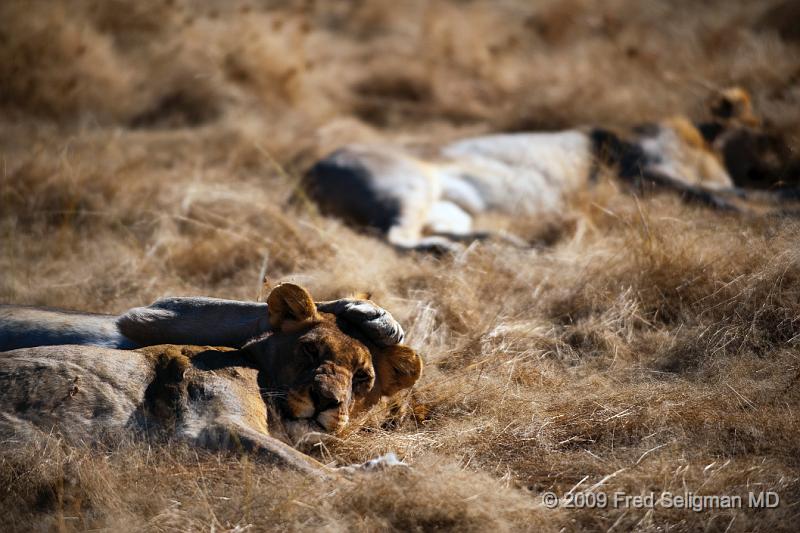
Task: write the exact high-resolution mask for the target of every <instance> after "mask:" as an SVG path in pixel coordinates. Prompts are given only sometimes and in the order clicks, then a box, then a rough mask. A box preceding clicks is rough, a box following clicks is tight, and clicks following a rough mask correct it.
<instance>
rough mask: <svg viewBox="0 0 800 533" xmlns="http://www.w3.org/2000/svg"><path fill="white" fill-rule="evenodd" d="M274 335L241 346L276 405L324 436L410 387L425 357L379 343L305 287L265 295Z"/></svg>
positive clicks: (281, 287)
mask: <svg viewBox="0 0 800 533" xmlns="http://www.w3.org/2000/svg"><path fill="white" fill-rule="evenodd" d="M267 304H268V312H269V321H270V325H271V327H272V331H271V332H270V333H268V334H266V335H265V336H264V337H262V338H260V339H257V340H255V341H253V342H252V343H250V344H248V345H247V346H246V347H245V350H247V351H248V352H249V353H250V355H251V356H252V357H253V358H254V359H255V360H256V361H257V362H258V364H259V365H260V366H261V368H262V369H264V371H265V373H266V376H267V381H268V383H269V386H270V390H269V391H267V393H268V394H269V395H271V396H272V399H273V402H274V403H275V405H276V406H277V407H278V408H279V409H280V411H281V412H282V414H283V415H284V416H285V417H286V418H288V419H289V420H299V421H304V422H307V423H309V425H310V427H311V428H312V429H314V428H316V429H319V430H323V431H327V432H332V433H333V432H337V431H340V430H341V429H342V428H344V427H345V426H346V425H347V423H348V422H349V420H350V418H351V417H352V416H354V415H356V414H358V413H360V412H362V411H364V410H365V409H367V408H369V407H371V406H372V405H374V404H376V403H377V402H378V401H379V400H380V398H381V397H382V396H391V395H393V394H395V393H397V392H399V391H401V390H403V389H407V388H409V387H411V386H412V385H413V384H414V383H415V382H416V381H417V379H418V378H419V376H420V373H421V371H422V360H421V359H420V357H419V356H418V355H417V354H416V353H415V352H414V350H412V349H411V348H408V347H406V346H402V345H393V346H384V347H381V346H377V345H376V344H374V343H372V342H370V341H369V340H368V339H367V338H365V337H364V336H361V335H359V332H358V331H357V328H353V327H351V326H350V325H348V324H346V323H345V322H344V321H343V320H342V319H341V318H339V319H338V320H337V317H336V315H333V314H331V313H325V312H321V311H320V310H319V309H318V308H317V306H316V305H315V304H314V301H313V300H312V298H311V295H310V294H309V293H308V292H307V291H306V290H305V289H303V288H302V287H299V286H297V285H293V284H291V283H284V284H281V285H279V286H278V287H276V288H275V289H273V291H272V292H271V293H270V295H269V297H268V298H267Z"/></svg>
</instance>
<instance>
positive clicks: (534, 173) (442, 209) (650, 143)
mask: <svg viewBox="0 0 800 533" xmlns="http://www.w3.org/2000/svg"><path fill="white" fill-rule="evenodd" d="M595 132H602V134H603V136H604V137H606V138H607V137H613V139H614V141H615V143H616V144H617V145H620V146H622V145H624V146H625V147H627V148H617V152H623V151H626V150H627V152H626V153H614V154H609V153H606V152H608V150H609V146H608V144H609V143H607V142H604V143H598V142H597V141H596V135H597V134H596V133H595ZM621 137H622V138H621V139H620V138H618V137H617V134H614V133H611V132H609V131H605V130H597V129H592V130H590V129H589V128H586V129H575V130H567V131H562V132H550V133H514V134H496V135H486V136H480V137H472V138H465V139H461V140H457V141H454V142H451V143H448V144H444V145H442V146H439V147H428V148H427V149H425V150H422V152H423V153H425V154H434V155H433V156H432V157H431V156H428V157H425V156H420V155H417V154H415V151H414V150H413V149H408V148H404V147H402V146H387V145H381V144H374V145H368V144H355V145H349V146H344V147H342V148H340V149H338V150H336V151H335V152H333V153H332V154H330V155H329V156H327V157H325V158H323V159H322V160H321V161H319V162H317V163H316V164H315V165H314V166H313V167H312V168H311V169H310V170H309V172H308V173H307V176H306V185H307V186H308V187H309V189H310V191H311V193H312V195H313V196H314V198H315V199H316V200H317V201H318V202H319V203H320V205H321V206H322V207H323V209H324V210H326V211H327V212H330V213H332V214H336V215H339V216H341V217H342V218H345V219H346V220H349V221H351V222H355V223H356V224H359V225H362V226H371V227H373V228H376V229H378V230H379V231H381V232H382V233H383V234H384V235H385V237H386V239H387V240H388V241H389V242H390V243H392V244H394V245H396V246H398V247H401V248H424V247H427V246H430V245H437V244H446V242H447V241H446V240H443V239H446V238H469V237H470V236H471V235H477V234H478V233H477V232H476V229H475V228H474V224H473V217H474V216H476V215H479V214H480V213H483V212H487V211H496V212H500V213H504V214H506V215H526V216H534V217H547V216H554V215H559V214H561V213H563V211H564V209H565V207H566V202H567V201H568V199H569V197H570V196H572V195H575V194H576V193H577V192H579V191H581V190H586V189H588V188H589V187H590V186H591V184H592V181H593V178H595V177H596V174H597V173H598V172H599V171H600V170H601V169H602V167H603V166H604V165H607V164H609V157H611V158H613V159H614V163H615V164H622V165H623V167H622V168H619V169H615V171H618V172H620V174H621V175H622V177H623V178H625V179H628V180H633V179H634V178H636V177H637V175H639V174H641V173H642V172H643V171H648V170H650V171H653V172H658V173H660V174H663V175H664V176H666V177H668V178H669V179H671V180H674V183H675V184H676V185H677V186H678V187H684V186H685V187H701V188H708V189H711V190H714V189H724V188H730V187H732V186H733V183H732V181H731V179H730V177H729V176H728V174H727V172H726V170H725V168H724V167H723V166H722V164H721V162H720V158H719V155H718V154H715V153H714V152H713V151H712V150H711V147H710V145H708V144H707V143H706V142H705V141H704V139H703V138H702V137H701V135H700V133H699V132H698V131H697V129H696V128H695V127H694V126H693V125H692V124H691V122H689V121H688V120H687V119H685V118H683V117H678V118H674V119H670V120H668V121H665V122H663V123H661V124H657V125H655V124H654V125H650V126H649V127H648V128H647V131H645V132H641V131H640V132H634V133H630V134H627V136H624V135H621ZM619 159H623V161H622V162H620V161H619ZM625 165H627V167H625ZM678 190H679V191H680V189H678Z"/></svg>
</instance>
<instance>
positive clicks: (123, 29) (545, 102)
mask: <svg viewBox="0 0 800 533" xmlns="http://www.w3.org/2000/svg"><path fill="white" fill-rule="evenodd" d="M776 6H777V7H776ZM798 27H800V20H798V17H797V10H796V9H794V10H793V8H792V4H791V3H786V4H785V5H784V7H780V5H779V4H776V3H775V2H768V1H765V2H741V3H739V2H733V1H729V0H719V1H717V0H711V1H707V2H696V1H672V2H657V1H655V0H643V1H639V0H610V1H599V0H598V1H592V0H566V1H555V0H554V1H538V2H527V1H524V0H518V1H512V0H506V1H497V2H489V1H477V0H475V1H468V0H464V1H455V0H454V1H437V0H434V1H423V0H403V1H397V0H393V1H392V0H373V1H365V2H313V1H308V2H301V1H291V0H286V1H279V0H275V1H256V0H250V1H236V2H223V1H212V0H207V1H197V2H190V1H188V0H187V1H182V0H174V1H138V2H124V1H117V0H94V1H93V0H86V1H69V2H68V1H48V2H37V1H33V0H30V1H28V0H24V1H14V0H6V1H4V2H2V4H0V122H1V124H2V125H1V126H0V155H1V156H2V172H1V173H0V180H1V181H0V186H1V187H2V189H0V235H1V237H0V238H2V247H0V272H2V276H0V301H2V302H4V303H20V304H36V305H50V306H61V307H68V308H74V309H82V310H90V311H96V312H119V311H122V310H124V309H126V308H129V307H132V306H136V305H141V304H145V303H148V302H150V301H152V300H154V299H155V298H157V297H159V296H163V295H168V294H170V295H190V294H202V295H210V296H218V297H226V298H239V299H254V298H256V297H257V296H258V294H259V289H260V283H259V276H260V274H261V271H262V268H264V267H265V268H266V272H267V275H268V277H269V279H270V280H271V281H273V282H276V281H281V280H292V281H295V282H299V283H302V284H304V285H306V286H308V287H309V288H310V289H311V290H312V293H313V294H314V295H315V296H316V297H317V298H320V299H324V298H334V297H339V296H342V295H345V294H347V293H349V292H352V291H363V290H366V291H370V292H371V293H372V295H373V299H374V300H375V301H376V302H378V303H380V304H382V305H384V306H386V307H387V308H388V309H390V310H391V311H392V312H393V314H394V315H395V316H396V317H397V318H398V319H399V320H400V321H401V322H402V323H403V324H404V325H405V326H406V329H407V332H408V338H409V340H410V343H411V344H412V345H413V346H414V347H415V348H417V349H418V350H419V351H420V352H421V353H422V354H423V356H424V358H425V360H426V363H427V367H426V370H425V373H424V376H423V378H422V379H421V381H420V383H419V386H418V387H417V389H416V391H415V392H414V394H413V398H409V399H408V401H409V402H412V403H413V404H414V406H415V413H416V416H414V417H408V418H406V419H404V420H401V421H399V422H398V423H397V424H396V426H397V427H395V428H392V429H388V428H386V427H385V426H384V425H381V424H380V423H379V421H378V420H377V417H376V418H373V419H370V420H365V421H363V424H361V425H357V426H356V427H354V428H353V429H352V431H350V432H349V433H348V434H346V435H342V436H340V438H331V439H330V440H329V441H327V442H326V443H325V444H324V446H317V447H314V448H313V449H311V450H309V452H310V453H312V454H313V455H315V456H317V457H319V458H321V459H322V460H323V461H326V462H332V463H336V464H349V463H354V462H360V461H364V460H367V459H370V458H372V457H374V456H376V455H378V454H381V453H384V452H388V451H394V452H396V453H397V454H398V456H399V457H400V458H402V459H404V460H405V461H406V462H408V463H409V464H410V465H411V469H409V470H406V469H394V470H390V471H386V472H383V473H378V474H375V475H370V476H363V477H357V478H356V479H355V480H354V482H353V483H352V484H349V485H347V486H339V485H335V484H330V483H325V482H315V481H311V480H308V479H304V478H302V477H301V476H298V475H295V474H292V473H287V472H282V471H279V470H275V469H273V468H271V467H269V466H267V465H263V464H259V463H257V462H254V461H253V460H251V459H249V458H247V457H240V456H238V455H236V454H229V455H219V454H211V453H208V452H204V451H202V450H193V449H188V448H185V447H181V446H171V447H170V446H167V445H163V444H159V443H148V442H141V441H137V442H130V443H128V442H119V443H113V444H108V445H103V446H99V447H97V446H95V447H86V448H80V447H73V446H68V445H66V444H64V443H63V442H61V441H60V440H59V439H58V437H57V434H53V435H49V436H45V437H43V438H42V440H41V442H40V443H38V444H37V445H35V446H30V447H17V446H11V445H9V444H8V443H6V445H4V446H3V449H2V455H1V457H2V458H1V459H0V461H1V462H0V464H1V465H2V468H0V480H1V482H0V491H2V496H0V502H2V503H0V517H1V518H0V523H2V528H3V529H4V530H26V529H30V528H35V529H64V530H72V529H79V530H83V529H111V530H117V529H124V530H152V531H167V530H228V529H230V530H237V531H242V530H245V529H248V528H252V529H255V530H262V529H305V528H309V527H317V528H323V529H326V530H374V529H383V528H395V529H398V530H429V529H451V528H452V529H457V530H498V531H499V530H536V531H559V530H561V529H562V528H566V529H567V530H579V529H589V530H609V529H613V530H615V531H624V530H630V529H638V530H648V531H650V530H657V531H666V530H669V531H687V530H709V531H717V530H719V531H724V530H729V531H752V530H761V531H765V530H786V529H792V528H793V526H794V524H796V523H797V520H798V514H800V508H799V507H798V505H797V504H798V503H800V480H799V478H800V463H799V462H800V459H799V458H800V414H798V413H799V411H798V409H800V361H798V353H800V352H798V344H799V343H800V249H798V241H797V237H796V235H797V230H798V222H797V220H796V219H791V218H779V217H756V216H751V217H747V216H734V215H726V214H721V213H714V212H710V211H708V210H705V209H703V208H699V207H690V206H686V205H683V204H681V203H680V202H679V201H678V200H676V199H675V198H672V197H668V196H656V197H653V198H646V199H641V200H637V199H635V198H633V197H632V196H630V195H627V194H620V193H619V191H618V190H617V187H616V186H615V185H614V182H613V181H612V180H609V181H607V182H606V183H603V184H601V185H599V186H598V187H596V188H595V189H594V190H592V191H590V192H588V193H587V194H585V195H582V196H581V197H579V198H574V199H573V200H572V201H571V204H570V208H569V210H568V211H567V212H565V213H564V214H563V216H561V217H558V218H557V219H549V220H542V219H531V220H526V219H515V220H510V219H503V218H501V217H495V218H493V219H492V220H489V221H487V223H488V224H491V225H494V226H498V227H502V228H506V229H509V230H511V231H514V232H516V233H517V234H519V235H521V236H523V237H525V238H527V239H529V240H530V241H532V242H538V243H540V245H538V246H537V247H535V248H534V249H532V250H520V249H515V248H511V247H509V246H505V245H502V244H492V243H481V244H476V245H473V246H471V247H469V248H468V249H467V250H466V251H465V252H464V253H461V254H459V255H457V256H456V257H440V258H436V257H429V256H421V255H415V254H399V253H397V252H395V251H393V250H392V249H390V248H389V247H387V246H386V245H384V244H383V243H381V242H380V241H379V240H377V239H374V238H372V237H371V236H369V235H365V234H361V233H358V232H356V231H354V230H352V229H350V228H348V227H346V226H345V225H343V224H342V223H340V222H339V221H336V220H333V219H329V218H324V217H322V216H321V215H319V214H318V213H317V212H316V211H315V208H314V206H313V205H311V204H310V203H309V202H307V201H306V200H305V199H304V196H303V194H302V192H301V191H299V190H298V178H297V177H298V176H299V175H300V174H301V173H302V170H303V169H304V168H305V167H306V166H307V165H308V164H309V163H310V162H311V161H312V160H313V159H314V158H315V157H317V156H319V155H321V154H323V153H324V152H326V151H328V150H330V149H331V148H333V147H334V146H335V145H337V144H340V143H343V142H345V141H349V140H357V139H362V140H369V139H384V140H394V141H416V140H420V141H424V140H442V139H446V138H449V137H454V136H458V135H466V134H475V133H483V132H489V131H500V130H523V129H528V130H533V129H556V128H562V127H570V126H573V125H579V124H586V123H599V124H607V125H629V124H633V123H636V122H641V121H646V120H654V119H659V118H661V117H664V116H667V115H670V114H674V113H685V114H688V115H690V116H698V114H699V113H701V112H702V102H703V100H704V99H705V98H706V97H707V96H708V94H709V93H710V91H711V90H713V89H714V88H720V87H725V86H728V85H731V84H739V85H741V86H744V87H746V88H747V89H749V90H750V91H751V93H752V94H753V96H754V104H755V106H756V108H757V109H758V111H759V112H760V113H761V115H762V116H763V117H764V118H765V119H766V121H767V124H768V126H769V128H771V129H772V130H773V131H775V132H778V133H780V134H781V135H784V136H785V137H786V139H788V141H789V143H790V145H791V146H792V147H793V148H794V149H796V148H797V146H798V145H800V138H799V137H798V134H800V128H799V127H798V119H800V106H799V104H800V88H798V80H800V41H798V38H799V36H798V33H797V28H798ZM571 489H574V490H575V491H584V490H585V491H593V492H594V493H600V492H603V493H606V494H612V493H613V492H615V491H624V492H625V493H627V494H631V495H637V494H649V493H650V492H651V491H655V492H656V493H661V492H662V491H668V492H672V493H676V494H683V493H684V492H694V493H697V494H700V495H742V496H744V497H745V502H746V495H747V493H748V492H750V491H756V492H760V491H762V490H772V491H775V492H777V493H778V494H779V495H780V497H781V505H780V506H779V507H778V508H776V509H761V510H758V509H747V508H743V509H734V510H727V509H712V510H706V511H703V512H692V511H688V510H676V509H663V508H656V509H633V508H625V507H621V508H617V509H614V508H608V509H601V510H597V509H563V508H559V509H555V510H550V509H547V508H545V507H544V506H543V505H542V502H541V494H542V493H543V492H544V491H554V492H556V493H557V494H564V493H566V492H567V491H569V490H571ZM745 507H746V504H745Z"/></svg>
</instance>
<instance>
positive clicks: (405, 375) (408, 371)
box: [373, 344, 422, 396]
mask: <svg viewBox="0 0 800 533" xmlns="http://www.w3.org/2000/svg"><path fill="white" fill-rule="evenodd" d="M376 355H377V357H374V359H373V362H374V365H375V375H376V377H377V380H378V381H380V385H381V394H382V395H383V396H392V395H394V394H396V393H398V392H400V391H401V390H403V389H409V388H411V387H412V386H413V385H414V383H416V382H417V380H418V379H419V376H420V374H422V358H420V356H419V355H417V352H415V351H414V350H412V349H411V348H409V347H408V346H403V345H402V344H396V345H394V346H387V347H386V348H381V349H380V351H379V352H378V353H377V354H376Z"/></svg>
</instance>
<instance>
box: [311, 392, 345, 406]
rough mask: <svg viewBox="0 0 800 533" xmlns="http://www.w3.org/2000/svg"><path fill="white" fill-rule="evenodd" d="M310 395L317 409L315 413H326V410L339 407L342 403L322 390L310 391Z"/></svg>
mask: <svg viewBox="0 0 800 533" xmlns="http://www.w3.org/2000/svg"><path fill="white" fill-rule="evenodd" d="M311 395H312V397H313V401H314V405H315V406H316V407H317V411H319V412H322V411H327V410H328V409H335V408H337V407H339V406H340V405H341V404H342V402H340V401H339V400H338V399H337V398H336V397H335V396H334V395H333V394H330V393H329V392H327V391H326V390H325V389H324V388H323V389H321V390H316V389H315V390H312V391H311Z"/></svg>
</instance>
